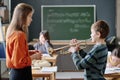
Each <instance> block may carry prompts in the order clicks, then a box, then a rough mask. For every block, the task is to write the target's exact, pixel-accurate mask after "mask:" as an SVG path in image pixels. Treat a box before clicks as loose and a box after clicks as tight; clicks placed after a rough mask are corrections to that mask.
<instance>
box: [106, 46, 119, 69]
mask: <svg viewBox="0 0 120 80" xmlns="http://www.w3.org/2000/svg"><path fill="white" fill-rule="evenodd" d="M107 67H108V68H112V67H119V68H120V47H118V48H115V49H114V50H113V51H112V53H111V54H110V55H108V61H107Z"/></svg>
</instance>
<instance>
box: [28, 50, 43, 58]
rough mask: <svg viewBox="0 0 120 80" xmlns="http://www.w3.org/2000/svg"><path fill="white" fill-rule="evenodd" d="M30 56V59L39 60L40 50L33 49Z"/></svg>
mask: <svg viewBox="0 0 120 80" xmlns="http://www.w3.org/2000/svg"><path fill="white" fill-rule="evenodd" d="M30 57H31V59H36V60H40V59H42V52H40V51H35V52H34V54H33V55H31V56H30Z"/></svg>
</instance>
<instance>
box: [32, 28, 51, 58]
mask: <svg viewBox="0 0 120 80" xmlns="http://www.w3.org/2000/svg"><path fill="white" fill-rule="evenodd" d="M33 47H34V48H35V50H38V51H40V52H41V53H42V54H43V56H44V55H49V54H50V53H49V49H50V48H53V45H52V44H51V42H50V37H49V32H48V31H46V30H44V31H41V32H40V36H39V42H37V43H36V44H34V45H33Z"/></svg>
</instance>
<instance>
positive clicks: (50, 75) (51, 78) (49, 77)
mask: <svg viewBox="0 0 120 80" xmlns="http://www.w3.org/2000/svg"><path fill="white" fill-rule="evenodd" d="M32 77H33V79H35V78H40V77H41V78H45V80H55V73H54V72H41V71H40V70H32Z"/></svg>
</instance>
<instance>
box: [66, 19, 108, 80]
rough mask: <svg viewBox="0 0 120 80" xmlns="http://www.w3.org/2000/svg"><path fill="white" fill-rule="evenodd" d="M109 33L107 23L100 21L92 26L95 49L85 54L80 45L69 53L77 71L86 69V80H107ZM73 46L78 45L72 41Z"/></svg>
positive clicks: (75, 41) (74, 40)
mask: <svg viewBox="0 0 120 80" xmlns="http://www.w3.org/2000/svg"><path fill="white" fill-rule="evenodd" d="M108 33H109V26H108V24H107V23H106V22H104V21H102V20H99V21H97V22H95V23H94V24H93V25H92V26H91V39H92V42H94V43H95V45H94V46H93V48H92V49H91V50H90V51H89V52H88V53H86V52H84V51H83V50H82V49H81V48H80V45H75V46H71V47H70V48H69V50H68V51H69V52H71V53H72V54H71V56H72V59H73V62H74V64H75V65H76V67H77V69H79V70H80V69H84V72H85V75H84V80H105V78H104V76H103V75H104V72H105V68H106V62H107V53H108V49H107V46H106V43H105V38H106V37H107V35H108ZM70 43H71V44H75V43H77V40H76V39H72V40H71V42H70Z"/></svg>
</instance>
